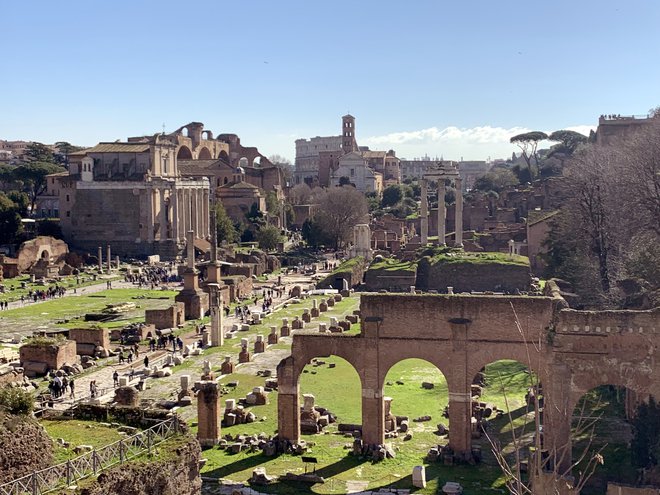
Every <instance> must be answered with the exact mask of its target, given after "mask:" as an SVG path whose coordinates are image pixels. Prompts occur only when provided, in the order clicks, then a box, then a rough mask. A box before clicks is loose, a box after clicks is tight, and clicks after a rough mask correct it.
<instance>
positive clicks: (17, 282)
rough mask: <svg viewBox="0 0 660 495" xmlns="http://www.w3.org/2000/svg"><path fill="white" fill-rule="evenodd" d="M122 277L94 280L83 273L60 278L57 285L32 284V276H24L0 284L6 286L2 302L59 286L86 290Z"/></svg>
mask: <svg viewBox="0 0 660 495" xmlns="http://www.w3.org/2000/svg"><path fill="white" fill-rule="evenodd" d="M78 278H80V283H77V280H78ZM121 278H122V277H121V275H118V274H117V275H113V276H103V277H102V278H97V280H94V279H93V277H92V275H89V274H86V273H83V274H81V275H79V276H76V275H67V276H65V277H60V279H59V280H58V282H57V284H55V283H43V284H39V283H34V284H32V283H30V276H29V275H22V276H20V277H14V278H8V279H5V280H3V281H2V282H0V284H2V285H4V286H5V293H4V294H0V301H3V302H4V301H8V302H12V301H19V300H20V299H21V296H25V297H27V296H28V292H29V291H30V290H33V291H34V290H46V289H48V287H51V286H55V285H59V286H60V287H64V288H66V289H72V288H74V287H78V288H84V287H87V286H89V285H96V284H102V283H104V282H107V281H108V280H110V281H113V280H120V279H121ZM23 282H26V283H27V287H26V288H25V289H22V288H21V283H23Z"/></svg>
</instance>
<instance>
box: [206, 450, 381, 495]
mask: <svg viewBox="0 0 660 495" xmlns="http://www.w3.org/2000/svg"><path fill="white" fill-rule="evenodd" d="M274 459H276V457H267V456H265V455H263V454H255V455H247V456H245V457H242V458H240V459H237V460H236V461H234V462H232V463H231V464H226V465H224V466H222V467H219V468H217V469H214V470H212V471H209V472H207V473H204V476H205V477H209V478H218V479H219V478H232V476H231V475H232V474H233V473H238V472H241V471H245V470H248V469H252V468H255V467H257V466H261V465H264V464H267V463H268V462H270V461H273V460H274ZM366 462H368V461H366V460H364V459H360V458H358V457H354V456H346V457H343V458H341V459H340V460H338V461H336V462H333V463H332V464H329V465H327V466H323V467H322V468H319V469H317V470H316V475H317V476H321V477H323V478H325V479H326V480H329V482H330V483H331V484H336V483H338V482H337V481H332V480H330V479H331V478H333V477H334V476H337V475H339V474H341V473H343V472H344V471H348V470H349V469H353V468H355V467H357V466H359V465H360V464H364V463H366ZM300 464H301V466H302V458H300ZM311 471H312V470H311V469H310V470H309V472H311ZM237 481H242V480H237ZM312 486H314V484H309V483H301V482H294V481H277V482H275V483H272V484H270V485H267V486H263V487H259V491H261V492H264V493H282V494H289V493H291V494H294V493H296V494H297V493H302V494H305V493H308V494H312V493H315V492H313V491H312V488H311V487H312Z"/></svg>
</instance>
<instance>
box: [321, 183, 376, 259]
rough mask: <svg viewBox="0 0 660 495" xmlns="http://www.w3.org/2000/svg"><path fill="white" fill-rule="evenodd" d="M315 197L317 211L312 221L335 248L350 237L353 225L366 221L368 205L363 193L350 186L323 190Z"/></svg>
mask: <svg viewBox="0 0 660 495" xmlns="http://www.w3.org/2000/svg"><path fill="white" fill-rule="evenodd" d="M316 199H317V201H318V204H319V212H318V213H317V214H316V217H315V218H314V221H315V222H316V223H317V224H318V226H319V227H320V228H321V230H322V231H323V232H324V234H326V235H327V236H328V237H329V238H330V239H332V243H333V245H334V247H335V248H339V247H341V246H342V245H343V244H344V243H345V242H347V241H348V240H349V239H350V236H351V233H352V231H353V227H354V226H355V225H357V224H359V223H363V222H366V221H367V220H368V215H369V206H368V204H367V199H366V198H365V196H364V194H362V193H361V192H360V191H358V190H357V189H355V188H354V187H352V186H342V187H332V188H330V189H326V190H323V191H322V192H320V193H319V194H318V195H316Z"/></svg>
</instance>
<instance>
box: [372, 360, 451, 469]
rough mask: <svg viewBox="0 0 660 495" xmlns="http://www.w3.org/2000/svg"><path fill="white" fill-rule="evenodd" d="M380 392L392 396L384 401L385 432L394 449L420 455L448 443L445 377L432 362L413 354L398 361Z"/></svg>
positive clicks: (388, 374) (385, 395) (447, 396)
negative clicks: (412, 356) (415, 356)
mask: <svg viewBox="0 0 660 495" xmlns="http://www.w3.org/2000/svg"><path fill="white" fill-rule="evenodd" d="M383 396H384V397H386V398H390V399H391V401H390V404H389V405H388V404H387V401H388V399H386V404H385V432H386V437H392V440H388V441H392V442H394V445H395V448H396V449H400V451H401V452H402V453H405V454H406V455H416V456H420V457H421V458H423V457H425V456H426V454H427V453H428V452H429V450H430V449H432V448H437V447H438V445H446V444H447V443H448V441H449V438H448V436H447V435H448V431H449V419H448V416H447V406H448V404H449V392H448V388H447V380H446V379H445V376H444V374H443V373H442V372H441V371H440V370H439V369H438V368H437V367H436V366H435V365H434V364H432V363H430V362H428V361H425V360H424V359H415V358H410V359H404V360H402V361H399V362H397V363H396V364H395V365H394V366H392V367H391V368H390V369H389V370H388V372H387V375H385V382H384V384H383ZM388 409H389V411H390V414H389V415H388ZM420 460H421V459H420ZM400 474H402V475H403V474H404V473H400Z"/></svg>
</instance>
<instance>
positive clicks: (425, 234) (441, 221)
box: [420, 177, 463, 247]
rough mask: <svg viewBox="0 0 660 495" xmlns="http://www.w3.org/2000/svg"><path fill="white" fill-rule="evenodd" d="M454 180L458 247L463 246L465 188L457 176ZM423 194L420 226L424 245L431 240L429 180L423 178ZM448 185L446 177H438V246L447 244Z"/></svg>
mask: <svg viewBox="0 0 660 495" xmlns="http://www.w3.org/2000/svg"><path fill="white" fill-rule="evenodd" d="M453 180H454V185H455V189H456V208H455V213H454V219H455V229H454V230H455V242H454V245H455V246H456V247H463V189H462V180H461V179H460V178H459V177H457V178H455V179H453ZM421 187H422V191H421V195H422V207H421V211H420V227H421V241H422V245H426V244H428V241H429V205H428V182H427V180H426V179H422V180H421ZM446 192H447V186H446V182H445V179H438V246H445V245H446V242H445V236H446V234H447V232H446V226H445V223H446V219H447V210H446V206H445V193H446Z"/></svg>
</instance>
